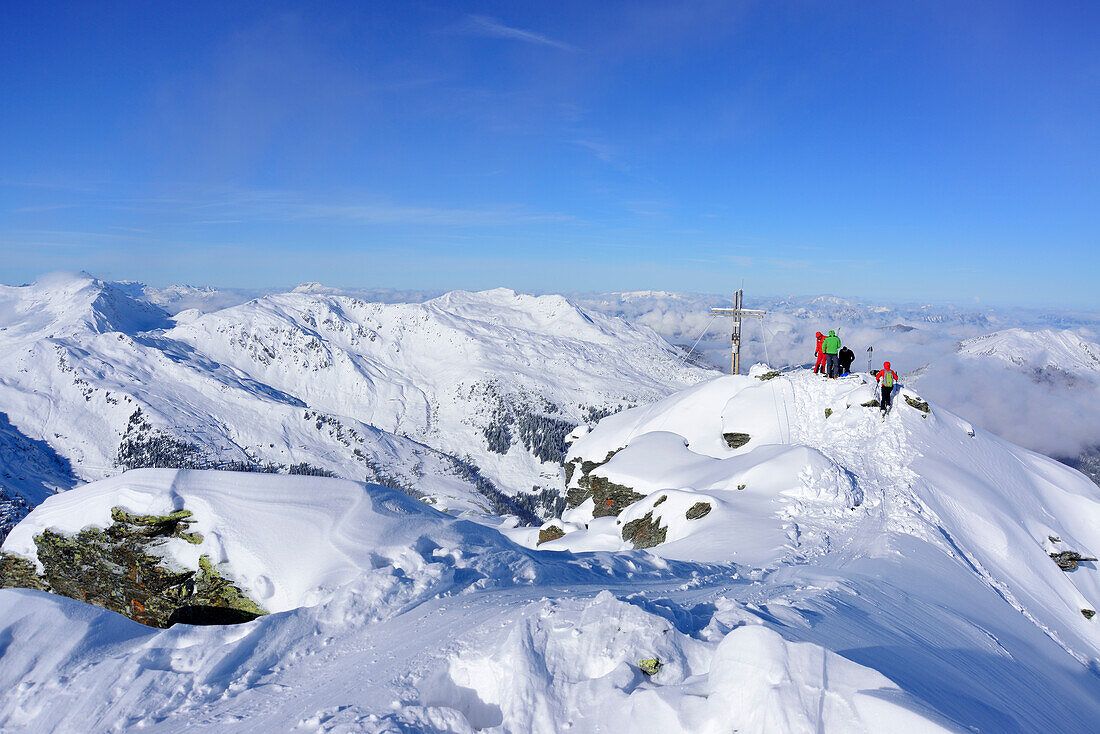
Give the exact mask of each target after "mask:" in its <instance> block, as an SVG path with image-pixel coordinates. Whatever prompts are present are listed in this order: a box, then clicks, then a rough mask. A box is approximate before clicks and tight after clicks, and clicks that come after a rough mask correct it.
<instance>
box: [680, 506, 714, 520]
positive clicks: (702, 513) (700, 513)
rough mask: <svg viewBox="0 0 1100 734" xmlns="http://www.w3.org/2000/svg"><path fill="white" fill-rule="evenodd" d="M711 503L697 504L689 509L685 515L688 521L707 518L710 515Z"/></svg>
mask: <svg viewBox="0 0 1100 734" xmlns="http://www.w3.org/2000/svg"><path fill="white" fill-rule="evenodd" d="M710 510H711V507H710V503H709V502H696V503H695V504H694V505H692V506H691V507H689V508H688V511H687V512H686V513H684V515H685V516H686V517H687V519H688V520H698V519H699V518H701V517H706V516H707V515H709V514H710Z"/></svg>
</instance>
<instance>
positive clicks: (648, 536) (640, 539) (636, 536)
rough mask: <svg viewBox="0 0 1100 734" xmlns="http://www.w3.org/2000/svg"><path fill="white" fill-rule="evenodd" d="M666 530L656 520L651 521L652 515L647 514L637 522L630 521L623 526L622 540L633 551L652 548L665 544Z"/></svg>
mask: <svg viewBox="0 0 1100 734" xmlns="http://www.w3.org/2000/svg"><path fill="white" fill-rule="evenodd" d="M667 534H668V528H663V527H661V526H660V523H659V522H658V521H657V520H654V519H653V513H652V512H647V513H646V514H645V515H644V516H643V517H640V518H638V519H637V520H631V521H630V522H628V523H627V524H626V525H623V540H625V541H627V542H629V543H632V544H633V545H634V549H635V550H641V549H642V548H653V547H654V546H657V545H660V544H661V543H664V542H665V537H666V535H667Z"/></svg>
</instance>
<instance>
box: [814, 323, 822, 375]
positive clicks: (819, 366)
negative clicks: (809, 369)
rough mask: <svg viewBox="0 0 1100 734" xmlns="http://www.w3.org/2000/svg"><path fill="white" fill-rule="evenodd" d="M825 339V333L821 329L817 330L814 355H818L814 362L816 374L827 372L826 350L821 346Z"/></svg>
mask: <svg viewBox="0 0 1100 734" xmlns="http://www.w3.org/2000/svg"><path fill="white" fill-rule="evenodd" d="M823 341H825V335H824V334H822V333H821V332H820V331H819V332H817V346H816V347H814V356H815V357H817V362H815V363H814V374H815V375H816V374H817V373H818V372H820V373H821V374H825V350H824V349H822V348H821V342H823Z"/></svg>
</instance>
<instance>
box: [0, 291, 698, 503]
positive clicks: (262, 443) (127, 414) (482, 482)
mask: <svg viewBox="0 0 1100 734" xmlns="http://www.w3.org/2000/svg"><path fill="white" fill-rule="evenodd" d="M306 290H307V291H308V292H296V293H287V294H276V295H268V296H263V297H260V298H257V299H254V300H252V301H249V302H247V303H244V304H240V305H237V306H233V307H230V308H226V309H221V310H215V311H211V312H209V313H205V314H202V313H200V312H198V311H195V310H185V311H182V312H180V313H178V314H177V315H176V316H175V317H171V316H170V315H169V314H168V312H167V311H165V310H163V309H162V308H160V307H159V306H157V305H155V304H154V303H152V302H150V301H149V300H148V299H147V298H146V295H147V294H146V292H145V289H144V287H143V286H141V285H140V284H133V283H121V284H120V283H109V282H103V281H99V280H96V279H95V278H92V277H91V276H89V275H87V274H74V275H64V274H58V275H53V276H49V277H46V278H43V279H40V281H39V282H37V283H35V284H32V285H29V286H23V287H15V288H13V287H4V288H0V413H2V414H3V415H4V416H6V417H5V419H4V420H5V421H6V423H5V424H4V425H6V426H7V428H6V430H4V431H0V440H2V441H4V442H5V446H10V449H7V450H6V451H5V456H6V457H7V456H9V455H10V456H11V457H13V458H10V459H8V458H6V460H5V462H4V467H3V469H4V471H3V473H0V489H2V490H3V491H4V492H5V493H6V494H7V495H18V496H21V497H22V498H23V499H24V500H26V501H27V502H28V503H30V504H34V503H37V502H39V501H41V500H42V499H43V497H44V496H45V494H47V493H49V492H51V491H53V490H55V489H66V488H68V487H71V486H72V485H73V483H74V482H75V481H77V480H91V479H98V478H102V477H106V476H109V475H112V474H115V473H118V472H119V471H120V470H121V469H122V468H134V467H140V466H168V467H193V468H201V467H206V466H222V467H230V468H251V469H258V470H273V469H280V470H282V471H293V472H305V473H311V472H312V473H316V472H327V473H332V474H335V475H338V476H343V477H348V478H353V479H362V478H364V477H365V478H367V479H369V480H371V481H379V482H382V483H384V484H388V485H390V486H395V487H401V488H403V489H406V490H407V491H410V492H412V493H413V494H416V495H423V496H426V497H428V498H430V499H431V501H433V502H436V503H437V505H438V506H440V507H444V508H447V509H450V510H454V511H460V510H467V509H486V510H490V511H497V512H507V511H509V510H512V511H515V512H519V513H520V514H523V513H524V512H530V510H531V509H533V508H534V504H533V503H532V502H530V501H529V502H527V504H526V508H527V509H524V508H523V507H509V506H508V505H507V504H506V503H504V504H502V499H501V497H500V492H501V491H503V492H506V493H507V494H509V495H515V494H517V493H519V492H527V493H531V492H532V491H533V492H535V493H536V494H539V496H540V497H541V498H542V499H541V500H540V501H541V502H542V503H543V507H542V511H543V512H545V511H547V509H549V508H550V507H552V506H553V502H554V500H555V498H556V497H557V485H558V481H559V480H558V475H559V472H560V458H561V455H562V454H563V452H564V443H563V439H564V436H565V435H566V434H568V433H569V431H570V430H572V428H573V427H574V426H575V425H577V424H578V423H581V422H584V421H585V420H592V419H594V418H595V417H598V416H599V415H602V414H604V413H606V412H608V411H613V410H618V409H620V408H622V407H624V406H626V405H631V404H637V403H641V402H649V401H652V400H654V399H657V398H659V397H661V396H663V395H665V394H667V393H668V392H669V391H671V390H673V389H676V388H678V387H682V386H684V385H687V384H691V383H693V382H696V381H698V380H700V379H702V378H703V377H705V376H706V375H707V373H706V372H705V371H703V370H700V369H698V368H695V367H691V366H685V365H683V364H682V360H681V359H680V357H679V355H678V354H677V352H676V351H675V350H674V349H673V348H672V347H670V346H669V345H668V344H667V343H665V342H664V341H663V340H662V339H661V338H660V337H659V336H657V335H656V334H654V333H653V332H652V331H650V330H648V329H644V328H634V327H631V326H630V325H629V324H626V323H624V322H622V321H619V320H616V319H611V318H608V317H605V316H602V315H599V314H588V313H587V312H585V311H583V310H581V309H579V308H577V307H575V306H573V305H572V304H570V303H569V302H568V301H566V300H565V299H563V298H561V297H553V296H548V297H531V296H521V295H517V294H515V293H512V292H511V291H489V292H485V293H462V292H457V293H452V294H448V295H445V296H443V297H440V298H437V299H433V300H430V301H427V302H424V303H417V304H381V303H368V302H366V301H362V300H359V299H355V298H351V297H347V296H340V295H332V294H330V293H327V292H325V291H324V289H320V290H318V289H316V288H310V289H306ZM188 294H190V295H193V294H191V293H190V291H187V293H185V294H184V295H188ZM16 457H23V458H16ZM9 499H10V498H9Z"/></svg>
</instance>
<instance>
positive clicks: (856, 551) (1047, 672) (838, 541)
mask: <svg viewBox="0 0 1100 734" xmlns="http://www.w3.org/2000/svg"><path fill="white" fill-rule="evenodd" d="M764 376H765V374H764V372H763V371H762V370H756V371H754V375H753V376H751V377H721V378H716V379H714V380H711V381H708V382H706V383H702V384H700V385H698V386H695V387H693V388H689V389H687V390H684V391H682V392H680V393H677V394H676V395H673V396H672V397H669V398H667V399H665V400H663V401H661V402H658V403H656V404H654V405H650V406H645V407H640V408H634V409H631V410H628V411H624V412H622V413H619V414H616V415H614V416H610V417H607V418H604V419H603V420H602V421H601V422H600V424H599V425H598V426H597V427H596V428H595V429H594V430H592V431H591V432H589V433H587V435H584V436H577V437H576V438H575V440H574V442H573V446H572V449H571V453H570V459H572V460H575V459H579V460H580V461H579V462H573V464H574V470H573V472H572V474H571V477H570V485H571V488H572V490H574V491H572V492H571V497H573V499H574V500H577V501H578V502H577V506H576V507H574V508H573V509H572V510H570V511H568V512H567V513H566V516H565V518H564V519H563V520H562V521H559V522H558V525H559V526H560V530H561V531H562V537H560V538H559V539H557V540H552V541H548V542H544V543H542V544H541V545H537V547H536V544H537V543H538V535H539V530H538V529H524V528H512V529H508V528H504V529H502V530H500V531H498V530H496V529H493V528H490V527H486V526H483V525H479V524H474V523H472V522H468V521H463V520H458V519H455V518H453V517H449V516H447V515H444V514H442V513H439V512H437V511H435V510H433V509H432V508H431V507H429V506H427V505H426V504H424V503H421V502H416V501H414V500H412V499H410V498H408V497H406V496H403V495H401V494H399V493H396V492H393V491H392V490H387V489H385V488H381V487H377V486H372V485H359V484H355V483H350V482H341V481H338V480H332V479H323V478H312V477H311V478H290V477H274V476H261V475H239V474H233V473H227V472H217V473H210V472H179V473H176V472H138V473H134V472H131V473H127V474H124V475H122V476H121V477H118V478H115V479H112V480H108V481H107V482H102V483H98V484H93V485H89V486H86V487H83V488H80V489H77V490H74V491H73V492H71V493H68V494H65V495H61V496H58V497H55V498H53V499H51V500H49V501H47V502H46V503H45V504H43V505H42V506H41V507H40V508H38V509H37V510H35V511H34V512H32V513H31V515H29V516H28V517H27V518H26V519H25V520H24V521H23V523H21V524H20V526H18V527H17V528H16V530H15V531H14V532H13V534H12V535H11V536H10V537H9V538H8V540H7V542H6V543H5V544H4V547H3V548H4V550H5V551H6V552H8V553H11V554H22V555H24V556H26V557H28V558H33V554H34V543H33V538H34V537H35V536H36V535H37V534H39V533H40V532H41V531H42V530H44V529H46V528H48V527H52V528H54V529H55V530H57V531H58V532H62V531H63V532H74V531H76V530H78V529H80V528H81V527H83V526H84V525H86V524H89V523H91V524H96V523H99V524H102V523H103V522H105V521H107V519H108V518H109V509H110V508H111V507H115V506H119V507H123V508H124V509H126V510H128V511H130V512H134V513H163V512H165V511H167V510H171V509H176V508H179V507H185V508H191V509H192V511H193V513H194V519H195V525H194V528H195V529H196V530H198V531H200V532H202V533H203V540H202V543H203V545H202V546H196V547H194V548H192V547H187V548H185V547H184V546H183V545H182V544H180V545H178V547H176V548H167V547H166V548H165V549H164V552H165V555H166V557H168V558H169V559H170V560H173V561H174V562H177V563H180V564H184V563H187V562H190V561H192V560H193V558H190V556H189V555H188V554H195V553H206V554H208V555H209V556H210V557H211V558H213V559H216V560H217V561H219V569H220V570H221V571H222V572H223V573H225V574H226V575H227V577H231V578H234V579H236V580H237V581H238V582H239V583H240V585H241V587H242V588H244V589H245V590H247V591H248V592H249V593H250V594H252V595H254V598H256V599H258V600H262V601H263V602H264V603H265V604H266V605H267V608H268V610H269V611H272V612H274V613H272V614H268V615H266V616H262V617H260V618H258V619H255V620H254V621H251V622H247V623H245V624H241V625H236V626H228V627H190V626H187V625H176V626H174V627H172V628H170V629H166V630H153V629H150V628H147V627H142V626H140V625H137V624H135V623H132V622H130V621H129V620H126V619H124V618H122V617H120V616H118V615H115V614H112V613H110V612H106V611H103V610H99V609H95V608H93V607H89V606H87V605H84V604H81V603H80V602H77V601H73V600H70V599H65V598H61V597H56V596H52V595H47V594H43V593H41V592H36V591H26V590H10V589H9V590H3V591H0V640H4V641H5V644H4V645H3V652H2V656H0V691H3V693H0V729H3V730H5V731H7V730H10V731H15V732H31V731H51V730H55V731H86V730H89V729H91V730H97V731H98V730H115V729H126V728H142V729H148V730H151V731H184V730H187V731H221V730H225V729H227V728H229V727H232V728H233V729H234V730H239V731H295V730H298V731H367V732H454V733H457V732H463V733H467V732H473V731H489V732H534V733H536V734H544V733H546V734H549V733H551V732H560V731H576V732H610V731H615V732H618V731H636V730H644V731H662V732H693V733H694V732H704V733H706V732H728V731H733V730H736V731H738V732H777V731H783V732H820V731H834V732H883V731H906V732H909V731H913V732H921V731H989V732H1034V731H1059V732H1082V733H1083V732H1091V731H1095V729H1096V723H1097V722H1098V721H1100V675H1098V670H1100V665H1098V662H1097V661H1098V659H1100V634H1098V633H1097V631H1096V630H1097V628H1096V626H1095V625H1096V624H1097V623H1098V620H1095V619H1092V620H1090V619H1087V618H1086V616H1085V615H1084V614H1082V610H1083V609H1095V607H1096V604H1097V600H1098V599H1100V583H1098V579H1097V570H1096V568H1095V566H1094V565H1093V564H1092V563H1082V564H1081V565H1080V566H1079V567H1078V568H1077V569H1076V570H1075V571H1072V572H1068V573H1067V572H1065V571H1062V570H1061V569H1060V568H1059V567H1058V565H1057V564H1055V563H1054V561H1053V560H1052V559H1051V558H1050V556H1049V554H1050V553H1052V552H1057V551H1060V550H1076V551H1080V552H1083V553H1085V554H1093V555H1094V554H1095V553H1094V551H1096V550H1097V549H1100V537H1098V533H1100V530H1098V528H1100V524H1098V520H1100V496H1098V491H1097V489H1096V487H1095V485H1093V484H1092V483H1091V482H1090V481H1089V480H1088V479H1087V478H1085V477H1084V476H1082V475H1080V474H1078V473H1077V472H1074V471H1073V470H1070V469H1068V468H1066V467H1064V466H1062V465H1059V464H1057V463H1056V462H1053V461H1051V460H1049V459H1046V458H1044V457H1041V456H1038V455H1036V454H1033V453H1031V452H1029V451H1026V450H1023V449H1020V448H1018V447H1015V446H1012V445H1011V444H1008V443H1006V442H1004V441H1002V440H1000V439H997V438H995V437H992V436H990V435H989V434H987V433H985V432H984V431H982V430H981V429H976V428H974V427H972V426H970V425H969V424H967V423H965V422H964V421H962V420H961V419H959V418H957V417H956V416H954V415H952V414H951V413H950V412H949V411H947V410H946V409H944V408H942V407H940V406H939V405H936V404H934V403H932V404H930V405H929V406H928V408H927V412H926V410H925V409H924V407H923V404H922V403H921V402H920V401H919V400H918V399H917V398H918V396H916V395H915V394H914V393H912V392H910V391H908V390H907V389H905V388H904V387H903V388H901V389H900V394H899V396H898V398H897V407H896V408H895V411H894V413H893V414H891V415H890V416H889V417H887V419H886V420H885V421H882V420H881V419H880V416H879V412H878V411H877V410H875V409H873V408H868V407H864V406H863V405H862V403H864V402H867V401H868V400H869V399H870V397H871V391H870V385H869V384H866V383H864V381H863V378H861V377H854V378H850V379H842V380H838V381H824V380H822V379H821V378H819V377H817V376H815V375H812V374H809V373H804V372H795V373H789V374H784V375H781V376H778V377H772V378H771V379H767V380H762V379H758V378H759V377H764ZM906 397H909V398H910V401H907V400H906V399H905V398H906ZM914 406H916V407H914ZM578 433H582V431H578ZM732 434H747V436H748V439H747V441H745V442H743V443H742V439H741V438H737V440H730V439H728V438H727V437H726V436H727V435H732ZM731 445H737V446H738V448H731ZM585 476H587V477H588V479H587V480H586V481H585V482H584V483H581V481H580V479H581V478H583V477H585ZM612 485H614V486H615V487H625V488H628V491H629V492H630V493H631V495H637V498H636V499H633V500H632V501H630V502H629V503H627V504H625V505H622V506H621V507H620V506H618V505H617V504H616V503H617V500H616V499H615V498H616V497H618V498H623V497H627V496H630V495H626V494H623V493H620V494H614V492H615V491H620V490H613V488H612ZM578 490H579V491H578ZM597 491H599V492H605V493H612V494H613V497H611V498H612V500H613V502H612V506H611V509H612V510H614V511H613V512H602V511H601V512H600V513H598V512H597V503H596V502H595V499H594V498H595V496H596V494H597ZM620 492H621V491H620ZM586 493H588V495H589V496H585V494H586ZM700 504H706V505H709V506H710V509H709V510H707V511H705V512H704V511H702V510H701V509H699V508H698V507H697V506H698V505H700ZM693 510H694V512H692V511H693ZM105 513H107V514H105ZM647 514H648V515H649V524H650V525H652V526H654V527H656V528H664V529H665V535H664V538H663V542H660V539H659V538H652V540H657V541H658V542H657V544H656V545H654V546H653V547H651V548H650V549H649V550H647V551H638V550H633V545H634V543H633V542H630V541H627V540H624V539H623V529H624V527H625V525H626V524H627V523H629V522H630V521H632V520H634V519H640V518H641V517H644V516H645V515H647ZM597 515H601V516H597ZM689 517H690V518H691V519H689ZM28 539H29V540H28ZM525 546H526V547H525ZM588 549H596V550H592V551H590V552H589V551H588ZM642 660H656V661H659V667H658V669H657V670H656V671H655V672H652V668H651V667H649V666H650V665H651V664H652V663H650V664H647V666H646V667H647V668H649V669H650V670H651V673H652V674H647V673H645V672H643V670H642V667H643V666H641V665H640V661H642Z"/></svg>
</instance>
